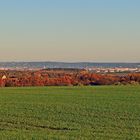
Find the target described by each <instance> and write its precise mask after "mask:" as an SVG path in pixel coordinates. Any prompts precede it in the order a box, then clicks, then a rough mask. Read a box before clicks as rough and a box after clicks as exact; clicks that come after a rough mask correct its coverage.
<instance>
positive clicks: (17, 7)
mask: <svg viewBox="0 0 140 140" xmlns="http://www.w3.org/2000/svg"><path fill="white" fill-rule="evenodd" d="M0 61H62V62H140V0H1V1H0Z"/></svg>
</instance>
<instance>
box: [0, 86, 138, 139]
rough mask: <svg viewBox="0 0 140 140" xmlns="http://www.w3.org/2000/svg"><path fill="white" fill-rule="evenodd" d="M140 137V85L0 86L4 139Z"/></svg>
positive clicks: (0, 122)
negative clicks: (4, 87)
mask: <svg viewBox="0 0 140 140" xmlns="http://www.w3.org/2000/svg"><path fill="white" fill-rule="evenodd" d="M6 138H7V139H8V138H13V139H14V138H16V139H43V138H44V139H45V138H46V139H47V138H48V139H80V140H81V139H95V140H96V139H99V140H102V139H103V140H105V139H106V140H110V139H113V140H114V139H122V140H124V139H140V86H134V87H133V86H131V87H129V86H120V87H119V86H116V87H113V86H103V87H74V88H73V87H46V88H6V89H0V139H6Z"/></svg>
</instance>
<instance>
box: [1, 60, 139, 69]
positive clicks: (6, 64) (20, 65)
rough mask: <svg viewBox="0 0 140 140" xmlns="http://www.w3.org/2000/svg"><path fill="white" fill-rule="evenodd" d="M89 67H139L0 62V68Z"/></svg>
mask: <svg viewBox="0 0 140 140" xmlns="http://www.w3.org/2000/svg"><path fill="white" fill-rule="evenodd" d="M89 67H104V68H106V67H108V68H109V67H128V68H133V67H140V63H89V62H77V63H66V62H0V68H78V69H83V68H89Z"/></svg>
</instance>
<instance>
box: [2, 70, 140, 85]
mask: <svg viewBox="0 0 140 140" xmlns="http://www.w3.org/2000/svg"><path fill="white" fill-rule="evenodd" d="M2 74H3V73H2V72H0V75H2ZM1 77H2V76H1ZM118 84H140V73H136V74H127V75H115V74H114V75H110V74H94V73H90V72H87V71H79V72H73V71H71V72H65V71H47V70H46V71H45V70H42V71H6V72H5V75H4V78H1V79H0V85H1V86H6V87H14V86H71V85H73V86H77V85H118Z"/></svg>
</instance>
